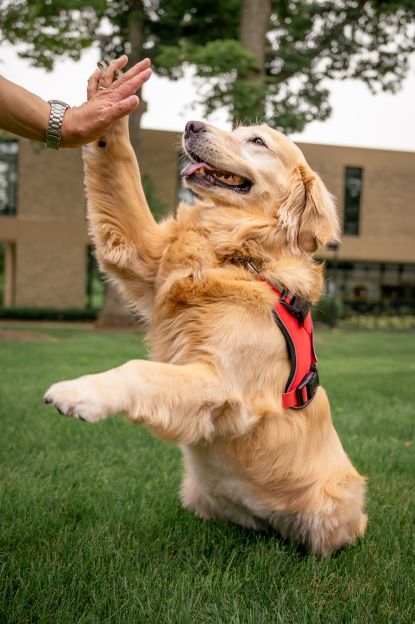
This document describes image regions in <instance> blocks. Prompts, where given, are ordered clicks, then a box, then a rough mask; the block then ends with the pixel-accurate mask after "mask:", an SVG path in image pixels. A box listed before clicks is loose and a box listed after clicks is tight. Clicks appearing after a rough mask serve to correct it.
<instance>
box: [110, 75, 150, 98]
mask: <svg viewBox="0 0 415 624" xmlns="http://www.w3.org/2000/svg"><path fill="white" fill-rule="evenodd" d="M151 74H152V71H151V69H150V68H148V69H145V70H144V71H142V72H140V73H139V74H138V75H137V76H133V77H132V78H130V80H128V81H127V82H124V83H121V84H118V82H119V81H118V80H117V83H116V87H114V89H113V91H112V97H113V98H115V97H116V99H117V100H124V99H125V98H127V97H129V96H130V95H133V94H134V93H136V92H137V91H138V90H139V89H141V87H142V86H143V84H144V83H145V82H147V80H148V79H149V78H150V76H151Z"/></svg>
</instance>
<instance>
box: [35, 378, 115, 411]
mask: <svg viewBox="0 0 415 624" xmlns="http://www.w3.org/2000/svg"><path fill="white" fill-rule="evenodd" d="M43 403H45V404H46V405H53V407H55V408H56V409H57V411H58V412H59V413H60V414H64V415H65V416H71V417H72V418H76V419H77V420H82V421H84V422H97V421H98V420H101V419H102V418H105V416H106V415H107V413H106V409H105V405H104V402H103V400H102V397H101V396H100V394H99V392H98V391H97V389H96V388H95V387H94V384H93V383H92V382H91V381H90V379H88V377H81V378H79V379H72V380H70V381H61V382H59V383H56V384H53V386H51V387H50V388H49V390H47V392H46V393H45V395H44V396H43Z"/></svg>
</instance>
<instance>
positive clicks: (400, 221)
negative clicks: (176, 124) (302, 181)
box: [0, 130, 415, 309]
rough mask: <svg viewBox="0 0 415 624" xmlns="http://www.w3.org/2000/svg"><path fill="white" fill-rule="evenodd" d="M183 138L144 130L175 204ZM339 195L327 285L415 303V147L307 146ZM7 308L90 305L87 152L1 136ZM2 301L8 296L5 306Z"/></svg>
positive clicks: (162, 190)
mask: <svg viewBox="0 0 415 624" xmlns="http://www.w3.org/2000/svg"><path fill="white" fill-rule="evenodd" d="M178 141H179V135H178V134H177V133H174V132H164V131H157V130H144V131H143V140H142V145H143V158H142V159H141V162H140V166H141V170H142V172H143V173H144V174H146V176H147V178H149V179H151V180H152V181H153V183H154V192H155V193H156V194H157V196H158V198H159V199H160V200H162V201H163V202H164V205H165V206H166V207H167V208H168V209H174V206H175V204H176V202H177V193H178V190H179V184H180V181H179V176H178V162H177V161H178V151H177V145H178ZM300 147H301V149H302V150H303V152H304V154H305V156H306V158H307V160H308V162H309V164H310V165H311V167H312V168H313V169H315V170H316V171H317V172H319V173H320V175H321V177H322V178H323V180H324V182H325V183H326V185H327V187H328V188H329V190H330V191H331V192H332V193H333V194H334V195H335V196H336V198H337V201H338V209H339V214H340V219H341V221H342V223H343V232H344V236H343V240H342V243H341V245H340V246H339V248H338V249H336V250H331V251H330V250H326V249H321V250H320V256H321V257H322V258H326V259H327V260H328V268H327V277H328V282H327V288H328V290H329V292H337V293H339V294H340V295H341V296H342V298H343V299H345V300H346V301H347V302H348V303H349V304H350V305H351V306H352V307H359V306H360V307H362V306H366V308H369V309H370V308H373V309H378V308H379V307H384V306H389V305H393V306H400V307H402V306H404V307H407V308H413V307H414V306H415V210H414V208H415V205H414V204H415V200H414V197H415V175H414V172H415V152H398V151H388V150H377V149H361V148H351V147H340V146H329V145H312V144H300ZM0 245H1V248H2V255H3V268H2V272H3V276H2V281H3V305H5V306H13V307H14V306H16V307H24V306H30V307H39V308H60V309H64V308H84V307H85V306H87V305H91V284H90V282H91V272H92V271H93V266H92V263H91V256H90V250H89V240H88V235H87V228H86V222H85V199H84V193H83V183H82V159H81V152H80V150H62V151H60V152H59V153H56V152H54V151H52V150H46V149H44V148H43V147H42V146H41V145H36V144H32V143H30V142H28V141H25V140H15V139H11V138H9V137H4V138H3V139H1V138H0ZM0 303H1V302H0Z"/></svg>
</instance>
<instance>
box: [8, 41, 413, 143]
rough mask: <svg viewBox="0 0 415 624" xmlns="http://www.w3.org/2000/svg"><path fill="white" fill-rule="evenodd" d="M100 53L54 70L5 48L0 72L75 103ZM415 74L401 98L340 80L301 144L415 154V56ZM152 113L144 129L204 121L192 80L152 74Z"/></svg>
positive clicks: (221, 119) (221, 120) (148, 94)
mask: <svg viewBox="0 0 415 624" xmlns="http://www.w3.org/2000/svg"><path fill="white" fill-rule="evenodd" d="M97 58H98V56H97V51H96V50H89V51H87V52H85V54H84V56H83V58H82V60H81V61H80V62H79V63H74V62H72V61H60V62H57V63H56V67H55V69H54V71H53V72H51V73H47V72H45V71H44V70H41V69H35V68H33V67H30V65H29V64H28V62H27V61H23V60H22V59H19V58H18V56H17V54H16V51H15V49H14V48H12V47H11V46H8V45H3V46H0V74H2V75H3V76H5V77H6V78H9V79H10V80H13V81H14V82H17V83H18V84H21V85H22V86H24V87H25V88H26V89H29V90H30V91H33V92H34V93H36V94H37V95H40V96H41V97H43V98H44V99H46V100H48V99H59V100H64V101H66V102H68V103H69V104H71V105H76V104H80V103H81V102H82V101H83V100H84V99H85V86H86V80H87V78H88V77H89V75H90V74H91V73H92V72H93V70H94V68H95V67H96V61H97ZM412 60H413V62H412V64H411V70H410V73H409V75H408V77H407V79H406V80H405V82H404V84H403V85H402V89H401V90H400V91H399V92H398V93H397V94H396V95H390V94H384V93H381V94H378V95H371V93H370V92H369V90H368V89H367V87H366V86H365V85H363V84H361V83H359V82H358V81H351V80H349V81H336V82H332V83H331V86H330V91H331V104H332V108H333V114H332V116H331V118H330V119H329V120H327V121H325V122H314V123H311V124H309V125H308V126H307V128H306V129H305V131H304V132H303V133H301V134H297V135H294V136H292V138H294V139H295V140H297V141H305V142H309V143H330V144H334V145H352V146H358V147H374V148H387V149H397V150H406V151H415V123H414V111H415V97H414V95H415V57H414V58H413V59H412ZM145 98H146V100H147V102H148V112H147V113H146V114H145V115H144V117H143V126H144V127H145V128H155V129H159V130H178V131H181V130H183V128H184V125H185V123H186V121H188V120H189V119H200V118H201V117H202V113H201V111H200V109H198V108H197V107H196V106H194V105H193V103H194V100H195V88H194V86H193V85H192V82H191V79H190V78H189V79H186V80H181V81H178V82H170V81H168V80H167V79H164V78H158V77H157V76H153V77H152V78H151V80H150V81H149V83H147V85H146V87H145ZM211 122H213V123H216V124H217V125H219V126H221V127H223V128H225V129H226V128H229V124H228V123H227V121H226V115H225V114H223V113H221V112H219V113H217V114H216V116H215V117H212V119H211Z"/></svg>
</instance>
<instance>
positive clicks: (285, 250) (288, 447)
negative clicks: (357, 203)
mask: <svg viewBox="0 0 415 624" xmlns="http://www.w3.org/2000/svg"><path fill="white" fill-rule="evenodd" d="M183 148H184V150H185V152H186V154H187V156H188V158H189V160H190V164H188V165H187V166H186V167H185V169H184V172H183V175H184V184H185V185H186V186H187V187H190V188H191V189H192V190H193V191H194V193H195V202H194V204H193V205H189V204H187V203H181V204H180V205H179V207H178V209H177V214H176V216H175V217H170V218H169V219H167V220H165V221H163V222H161V223H156V222H155V220H154V219H153V216H152V214H151V212H150V210H149V207H148V205H147V202H146V198H145V196H144V193H143V189H142V186H141V182H140V173H139V169H138V165H137V161H136V157H135V154H134V151H133V149H132V147H131V145H130V143H129V136H128V124H127V121H126V120H125V119H124V120H122V121H120V122H117V123H116V124H115V125H114V126H113V127H112V128H111V130H110V131H109V132H108V133H107V135H106V136H105V137H103V138H102V139H101V140H100V141H97V142H96V143H94V144H91V145H90V146H89V147H88V149H87V150H86V152H85V156H84V160H85V184H86V193H87V197H88V216H89V224H90V231H91V234H92V237H93V240H94V243H95V248H96V254H97V258H98V260H99V263H100V266H101V269H102V270H103V271H105V273H107V274H108V275H109V276H110V278H111V279H112V280H113V281H114V282H115V283H116V284H117V285H118V286H119V288H120V289H121V291H122V292H123V293H124V295H125V297H126V298H127V299H128V300H129V301H130V302H132V304H133V305H134V307H135V309H136V310H137V311H139V313H140V314H141V315H142V316H143V317H144V318H145V319H147V322H148V327H149V331H148V339H149V344H150V347H151V351H150V359H149V361H145V360H132V361H129V362H127V363H125V364H123V365H122V366H119V367H117V368H114V369H112V370H109V371H106V372H102V373H99V374H92V375H86V376H84V377H80V378H79V379H74V380H69V381H63V382H61V383H57V384H54V385H53V386H52V387H51V388H50V389H49V390H48V391H47V393H46V395H45V397H44V401H45V402H46V403H51V404H53V405H54V406H55V407H56V408H57V409H58V410H59V411H60V412H63V413H64V414H66V415H68V416H73V417H74V418H78V419H80V420H83V421H88V422H97V421H99V420H101V419H103V418H107V417H108V416H112V415H114V414H117V413H119V412H123V413H125V414H126V415H127V417H128V419H129V420H130V421H132V422H133V423H140V424H143V425H146V426H147V427H149V428H150V429H151V430H152V431H153V432H154V433H155V434H156V435H158V436H160V437H161V438H163V439H166V440H170V441H171V442H173V443H174V444H177V445H178V446H179V447H180V449H181V451H182V454H183V462H184V476H183V482H182V486H181V493H180V496H181V500H182V503H183V505H184V506H185V507H187V508H190V509H192V510H193V511H194V512H195V513H196V514H197V516H199V517H200V518H206V519H210V518H222V519H226V520H229V521H232V522H234V523H237V524H239V525H242V526H244V527H249V528H252V529H260V528H264V527H272V528H274V529H275V530H276V531H278V532H279V533H280V534H281V535H282V536H284V537H290V538H293V539H295V540H297V541H298V542H300V543H302V544H305V545H306V546H307V547H309V548H310V550H311V551H312V552H313V553H319V554H322V555H328V554H330V553H331V552H332V551H334V550H335V549H337V548H339V547H341V546H342V545H344V544H351V543H353V542H354V541H355V539H356V538H357V537H358V536H360V535H362V534H363V533H364V531H365V527H366V515H365V514H364V513H363V504H364V493H365V482H364V479H363V477H361V476H360V475H359V474H358V472H357V471H356V470H355V468H354V467H353V465H352V464H351V462H350V460H349V458H348V456H347V455H346V453H345V451H344V450H343V448H342V445H341V443H340V440H339V438H338V436H337V433H336V431H335V429H334V427H333V424H332V420H331V415H330V407H329V402H328V399H327V395H326V393H325V391H324V390H323V388H321V387H319V388H318V389H317V392H316V394H315V396H314V398H313V400H312V401H311V402H310V403H309V404H308V405H307V406H306V407H304V408H302V409H284V408H283V406H282V401H281V397H282V393H283V392H284V388H285V385H286V382H287V377H288V375H289V372H290V360H289V357H288V353H287V347H286V343H285V339H284V337H283V335H282V333H281V331H280V330H279V328H278V326H277V325H276V323H275V321H274V318H273V314H272V311H273V307H274V305H275V299H276V294H275V292H274V291H273V289H272V288H270V287H269V284H267V281H266V280H270V281H271V282H273V283H275V282H276V283H278V284H281V285H282V286H283V287H284V288H286V289H289V290H290V291H291V292H292V293H294V294H296V295H298V296H301V297H302V298H304V299H306V300H307V301H308V302H316V301H318V299H319V297H320V294H321V291H322V285H323V276H322V268H321V266H320V265H319V264H318V263H316V262H315V261H314V260H313V257H312V254H313V252H314V251H315V250H316V248H317V244H318V243H319V242H320V243H322V244H325V243H327V242H328V241H332V240H334V239H336V238H337V236H338V220H337V216H336V209H335V206H334V203H333V199H332V197H331V196H330V194H329V193H328V191H327V190H326V188H325V186H324V185H323V183H322V181H321V180H320V178H319V177H318V175H317V174H316V173H314V172H313V171H312V170H311V169H310V167H309V165H308V164H307V162H306V160H305V158H304V156H303V154H302V152H301V151H300V149H299V148H298V147H297V146H296V145H295V144H294V143H293V142H292V141H290V140H289V139H288V138H287V137H285V136H284V135H282V134H281V133H280V132H277V131H275V130H273V129H271V128H270V127H268V126H265V125H260V126H251V127H238V128H236V129H235V130H234V131H233V132H223V131H221V130H218V129H217V128H215V127H213V126H211V125H208V124H206V123H202V122H195V121H192V122H189V123H188V124H187V126H186V131H185V134H184V137H183ZM160 175H163V172H162V171H160ZM253 267H254V270H252V269H253ZM256 271H257V272H259V275H260V277H261V279H258V275H257V274H256Z"/></svg>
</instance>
